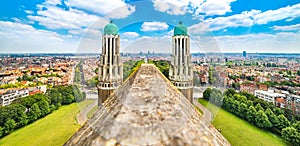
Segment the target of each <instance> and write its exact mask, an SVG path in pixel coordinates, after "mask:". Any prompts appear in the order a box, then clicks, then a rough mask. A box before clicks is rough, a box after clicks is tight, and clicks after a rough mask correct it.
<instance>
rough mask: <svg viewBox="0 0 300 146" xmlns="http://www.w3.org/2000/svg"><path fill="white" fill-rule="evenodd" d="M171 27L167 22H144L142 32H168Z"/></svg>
mask: <svg viewBox="0 0 300 146" xmlns="http://www.w3.org/2000/svg"><path fill="white" fill-rule="evenodd" d="M168 28H169V25H168V24H167V23H166V22H144V23H143V24H142V28H141V30H142V31H156V30H167V29H168Z"/></svg>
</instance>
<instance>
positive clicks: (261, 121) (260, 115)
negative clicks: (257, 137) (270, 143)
mask: <svg viewBox="0 0 300 146" xmlns="http://www.w3.org/2000/svg"><path fill="white" fill-rule="evenodd" d="M255 124H256V125H257V126H258V127H260V128H271V127H272V123H271V122H270V121H269V119H268V117H267V115H266V114H265V112H264V111H263V110H259V111H258V112H257V113H256V115H255Z"/></svg>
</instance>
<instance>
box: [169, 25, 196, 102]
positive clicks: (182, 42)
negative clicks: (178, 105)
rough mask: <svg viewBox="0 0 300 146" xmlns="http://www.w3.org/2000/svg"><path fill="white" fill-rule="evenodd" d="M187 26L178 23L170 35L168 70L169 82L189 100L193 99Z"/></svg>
mask: <svg viewBox="0 0 300 146" xmlns="http://www.w3.org/2000/svg"><path fill="white" fill-rule="evenodd" d="M189 39H190V38H189V36H188V33H187V28H186V27H185V26H183V25H182V24H181V23H179V25H178V26H176V27H175V28H174V35H173V37H172V53H173V54H172V56H171V67H170V71H169V75H170V77H171V78H170V79H171V82H172V83H173V84H174V85H175V86H176V87H177V88H178V89H179V90H180V91H181V92H182V94H183V95H184V96H185V97H186V98H187V99H188V100H189V101H191V102H192V101H193V97H192V95H193V74H192V73H193V70H192V64H191V59H190V57H191V56H190V40H189Z"/></svg>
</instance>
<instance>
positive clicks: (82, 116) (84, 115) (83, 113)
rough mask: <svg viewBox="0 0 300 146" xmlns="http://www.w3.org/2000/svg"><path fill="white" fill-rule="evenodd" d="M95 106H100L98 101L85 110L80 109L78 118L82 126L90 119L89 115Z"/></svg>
mask: <svg viewBox="0 0 300 146" xmlns="http://www.w3.org/2000/svg"><path fill="white" fill-rule="evenodd" d="M95 106H98V100H93V103H92V104H89V105H88V106H87V107H85V108H84V109H80V113H79V114H78V115H77V116H76V119H77V122H78V123H79V124H80V125H83V124H84V123H85V122H86V121H87V119H88V115H87V114H88V113H89V111H91V110H92V109H93V108H94V107H95Z"/></svg>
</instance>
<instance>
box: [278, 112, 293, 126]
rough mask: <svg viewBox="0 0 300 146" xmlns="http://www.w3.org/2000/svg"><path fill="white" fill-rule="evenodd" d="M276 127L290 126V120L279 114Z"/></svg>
mask: <svg viewBox="0 0 300 146" xmlns="http://www.w3.org/2000/svg"><path fill="white" fill-rule="evenodd" d="M277 118H278V128H279V129H283V128H285V127H288V126H290V122H289V121H288V119H287V118H286V117H285V116H284V115H279V116H278V117H277Z"/></svg>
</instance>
